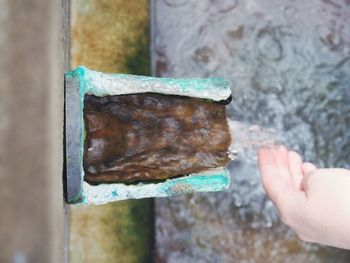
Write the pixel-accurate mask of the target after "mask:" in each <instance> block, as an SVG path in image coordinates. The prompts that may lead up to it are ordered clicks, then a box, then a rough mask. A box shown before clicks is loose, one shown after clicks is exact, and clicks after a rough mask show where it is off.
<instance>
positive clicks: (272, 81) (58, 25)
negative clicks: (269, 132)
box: [0, 0, 350, 263]
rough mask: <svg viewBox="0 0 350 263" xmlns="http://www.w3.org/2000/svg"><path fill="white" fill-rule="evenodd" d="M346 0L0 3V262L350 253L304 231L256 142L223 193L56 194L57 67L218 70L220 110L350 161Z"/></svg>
mask: <svg viewBox="0 0 350 263" xmlns="http://www.w3.org/2000/svg"><path fill="white" fill-rule="evenodd" d="M349 23H350V2H349V1H348V0H310V1H301V0H300V1H299V0H294V1H293V0H269V1H258V0H245V1H243V0H202V1H196V0H152V1H147V0H133V1H122V0H74V1H64V0H62V1H53V0H50V1H43V0H29V1H28V0H27V1H25V0H0V262H15V263H17V262H18V263H22V262H68V261H70V262H181V263H183V262H247V263H248V262H349V261H350V253H349V252H348V251H344V250H339V249H334V248H329V247H321V246H317V245H310V244H306V243H304V242H300V241H299V240H298V239H297V238H296V236H295V234H294V233H293V232H292V231H290V230H289V229H288V228H287V227H285V226H284V225H283V224H282V223H281V222H280V220H279V217H278V215H277V212H276V210H275V208H274V207H273V205H272V203H271V201H269V200H268V199H267V197H266V196H265V194H264V191H263V189H262V187H261V184H260V180H259V177H258V171H257V167H256V157H255V152H254V149H250V150H249V149H248V150H244V151H242V152H241V153H240V154H239V156H238V158H237V159H236V160H235V161H233V162H232V163H230V165H229V169H230V172H231V177H232V185H231V187H230V189H229V190H228V191H227V192H223V193H196V194H188V195H183V196H179V197H172V198H162V199H157V200H151V199H145V200H130V201H122V202H117V203H113V204H107V205H101V206H89V207H80V206H70V207H68V206H67V205H65V204H64V202H63V195H62V193H63V190H62V189H63V187H62V175H63V105H64V86H63V73H64V71H65V70H68V69H69V68H74V67H76V66H78V65H84V66H86V67H89V68H90V69H93V70H98V71H103V72H113V73H117V72H120V73H132V74H142V75H155V76H160V77H162V76H164V77H212V76H220V77H225V78H228V79H229V80H230V82H231V86H232V94H233V101H232V103H231V104H230V105H229V106H228V107H227V112H228V116H229V118H231V119H233V120H237V121H241V122H242V123H245V124H247V125H252V124H258V125H261V126H262V127H264V128H268V129H273V130H274V131H275V132H276V134H277V135H278V137H279V138H280V139H281V141H282V142H283V143H284V144H286V145H287V146H288V147H290V148H292V149H295V150H296V151H298V152H299V153H301V154H302V155H303V156H304V158H305V159H306V160H308V161H312V162H314V163H316V164H317V165H318V166H320V167H344V168H350V84H349V83H350V27H349Z"/></svg>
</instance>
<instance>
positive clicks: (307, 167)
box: [302, 163, 317, 175]
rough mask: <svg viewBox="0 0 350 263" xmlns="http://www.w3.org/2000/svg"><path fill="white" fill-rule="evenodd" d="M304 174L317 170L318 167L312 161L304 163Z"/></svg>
mask: <svg viewBox="0 0 350 263" xmlns="http://www.w3.org/2000/svg"><path fill="white" fill-rule="evenodd" d="M302 170H303V174H304V175H306V174H309V173H312V172H314V171H316V170H317V167H316V166H315V165H314V164H312V163H303V165H302Z"/></svg>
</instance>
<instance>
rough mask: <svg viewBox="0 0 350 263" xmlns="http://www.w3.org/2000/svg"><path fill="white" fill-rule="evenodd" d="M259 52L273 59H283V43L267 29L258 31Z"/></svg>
mask: <svg viewBox="0 0 350 263" xmlns="http://www.w3.org/2000/svg"><path fill="white" fill-rule="evenodd" d="M258 47H259V54H260V55H261V56H262V57H264V58H266V59H267V60H271V61H278V60H281V59H282V53H283V52H282V51H283V50H282V45H281V43H280V42H279V40H278V39H277V38H276V37H275V36H274V35H273V34H272V33H271V32H270V31H267V30H261V31H260V32H259V33H258Z"/></svg>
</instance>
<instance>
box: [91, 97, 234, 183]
mask: <svg viewBox="0 0 350 263" xmlns="http://www.w3.org/2000/svg"><path fill="white" fill-rule="evenodd" d="M84 119H85V127H86V140H85V151H84V169H85V180H86V181H88V182H90V183H105V182H137V181H149V180H162V179H166V178H171V177H178V176H181V175H186V174H191V173H197V172H201V171H204V170H207V169H209V168H215V167H223V166H226V165H227V163H228V162H229V160H230V159H229V157H228V147H229V145H230V142H231V137H230V133H229V129H228V124H227V120H226V114H225V106H224V105H220V104H218V103H214V102H209V101H203V100H200V99H195V98H188V97H180V96H168V95H161V94H147V93H145V94H137V95H120V96H105V97H96V96H93V95H86V96H85V106H84Z"/></svg>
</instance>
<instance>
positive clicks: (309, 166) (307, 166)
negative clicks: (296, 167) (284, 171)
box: [301, 163, 317, 192]
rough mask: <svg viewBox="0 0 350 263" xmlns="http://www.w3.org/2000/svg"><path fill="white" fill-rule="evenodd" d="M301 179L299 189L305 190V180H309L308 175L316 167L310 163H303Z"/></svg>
mask: <svg viewBox="0 0 350 263" xmlns="http://www.w3.org/2000/svg"><path fill="white" fill-rule="evenodd" d="M302 169H303V173H304V176H303V180H302V181H301V190H302V191H305V192H307V189H308V188H307V182H308V180H309V177H310V175H311V174H312V173H313V172H314V171H316V170H317V167H316V166H315V165H314V164H312V163H303V165H302Z"/></svg>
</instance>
